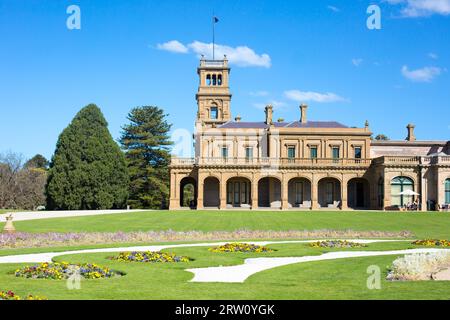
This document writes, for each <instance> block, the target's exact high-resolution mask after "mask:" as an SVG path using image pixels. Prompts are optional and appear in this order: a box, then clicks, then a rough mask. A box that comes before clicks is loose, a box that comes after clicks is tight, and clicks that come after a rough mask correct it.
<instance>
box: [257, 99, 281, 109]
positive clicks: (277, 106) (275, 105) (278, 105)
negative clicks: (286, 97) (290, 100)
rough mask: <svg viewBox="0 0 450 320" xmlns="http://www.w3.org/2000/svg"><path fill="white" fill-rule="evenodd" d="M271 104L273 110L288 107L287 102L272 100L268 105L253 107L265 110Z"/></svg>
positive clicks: (259, 104)
mask: <svg viewBox="0 0 450 320" xmlns="http://www.w3.org/2000/svg"><path fill="white" fill-rule="evenodd" d="M269 104H270V105H272V107H273V110H280V109H282V108H284V107H286V106H287V104H286V103H285V102H282V101H277V100H271V101H269V102H267V103H254V104H253V106H254V107H255V108H257V109H261V110H264V109H265V107H266V106H267V105H269Z"/></svg>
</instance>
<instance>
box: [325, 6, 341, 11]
mask: <svg viewBox="0 0 450 320" xmlns="http://www.w3.org/2000/svg"><path fill="white" fill-rule="evenodd" d="M327 8H328V9H329V10H331V11H333V12H340V11H341V9H339V8H337V7H335V6H327Z"/></svg>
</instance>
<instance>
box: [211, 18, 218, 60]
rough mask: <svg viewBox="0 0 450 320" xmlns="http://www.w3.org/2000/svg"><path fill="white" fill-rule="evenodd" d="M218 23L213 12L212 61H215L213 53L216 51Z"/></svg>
mask: <svg viewBox="0 0 450 320" xmlns="http://www.w3.org/2000/svg"><path fill="white" fill-rule="evenodd" d="M217 22H219V19H218V18H217V17H216V16H215V15H214V11H213V17H212V27H213V48H212V49H213V60H215V57H216V55H215V51H216V23H217Z"/></svg>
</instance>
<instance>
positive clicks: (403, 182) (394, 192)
mask: <svg viewBox="0 0 450 320" xmlns="http://www.w3.org/2000/svg"><path fill="white" fill-rule="evenodd" d="M408 190H409V191H414V181H413V180H412V179H411V178H408V177H396V178H394V179H392V182H391V199H392V205H393V206H399V207H403V206H405V205H407V204H408V203H411V202H412V201H413V196H412V195H407V194H403V193H404V192H407V191H408Z"/></svg>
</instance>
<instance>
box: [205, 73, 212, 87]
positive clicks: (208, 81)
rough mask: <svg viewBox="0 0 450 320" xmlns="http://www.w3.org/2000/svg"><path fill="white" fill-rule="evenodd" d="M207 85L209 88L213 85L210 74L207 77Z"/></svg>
mask: <svg viewBox="0 0 450 320" xmlns="http://www.w3.org/2000/svg"><path fill="white" fill-rule="evenodd" d="M206 85H207V86H210V85H211V75H210V74H208V75H207V76H206Z"/></svg>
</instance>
